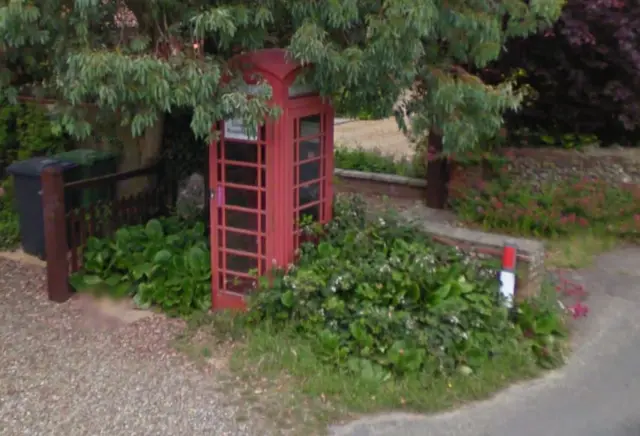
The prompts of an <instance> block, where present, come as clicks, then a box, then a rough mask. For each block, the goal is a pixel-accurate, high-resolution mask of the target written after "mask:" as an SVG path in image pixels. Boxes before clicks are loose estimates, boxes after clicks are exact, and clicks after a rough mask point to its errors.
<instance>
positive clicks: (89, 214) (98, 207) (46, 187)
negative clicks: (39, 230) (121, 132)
mask: <svg viewBox="0 0 640 436" xmlns="http://www.w3.org/2000/svg"><path fill="white" fill-rule="evenodd" d="M164 168H165V167H164V166H163V165H162V163H158V164H155V165H151V166H149V167H146V168H141V169H137V170H133V171H126V172H122V173H115V174H110V175H107V176H101V177H95V178H91V179H85V180H79V181H74V182H70V183H65V182H64V179H63V174H62V172H61V171H60V169H59V168H56V167H48V168H46V169H45V170H44V171H43V173H42V203H43V209H44V230H45V250H46V256H47V292H48V295H49V299H50V300H53V301H57V302H64V301H66V300H68V299H69V297H70V296H71V295H72V290H71V289H70V286H69V274H70V273H73V272H76V271H78V270H79V269H80V268H81V267H82V259H83V251H84V248H85V246H86V244H87V241H88V239H89V238H90V237H92V236H95V237H100V238H102V237H108V236H110V235H112V234H113V233H114V232H115V231H117V230H118V229H119V228H121V227H123V226H129V225H136V224H142V223H145V222H147V221H148V220H149V219H151V218H153V217H156V216H160V215H165V214H168V213H169V209H170V207H171V205H172V204H173V202H174V200H175V198H174V196H175V189H174V188H173V183H171V181H170V180H168V178H167V177H166V173H165V171H164ZM153 175H155V176H156V183H155V185H151V186H150V187H148V188H146V189H144V190H143V191H141V192H139V193H137V194H134V195H129V196H124V197H119V198H118V197H115V198H113V199H110V200H102V201H97V202H94V203H91V204H90V205H83V206H80V207H77V208H75V209H72V210H67V209H66V202H65V199H68V198H69V193H70V192H72V191H77V190H83V189H89V188H95V187H99V186H101V185H105V186H114V185H115V184H116V182H121V181H125V180H130V179H134V178H137V177H143V176H153Z"/></svg>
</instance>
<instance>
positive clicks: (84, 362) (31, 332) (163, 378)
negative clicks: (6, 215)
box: [0, 260, 269, 436]
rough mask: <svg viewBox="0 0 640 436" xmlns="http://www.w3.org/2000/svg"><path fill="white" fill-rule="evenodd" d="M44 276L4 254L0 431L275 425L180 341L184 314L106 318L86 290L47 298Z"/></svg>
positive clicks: (72, 432) (197, 430) (179, 430)
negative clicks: (62, 298) (256, 415)
mask: <svg viewBox="0 0 640 436" xmlns="http://www.w3.org/2000/svg"><path fill="white" fill-rule="evenodd" d="M43 283H44V279H43V271H42V269H41V268H39V267H35V266H25V265H21V264H18V263H15V262H12V261H7V260H0V435H3V436H4V435H6V436H14V435H15V436H18V435H33V436H35V435H47V436H57V435H61V436H63V435H64V436H76V435H78V436H79V435H91V436H97V435H110V436H111V435H113V436H116V435H117V436H120V435H123V436H124V435H127V436H131V435H154V436H155V435H157V436H160V435H171V436H173V435H185V436H186V435H188V436H192V435H193V436H195V435H254V434H255V435H261V436H262V435H266V434H268V433H269V432H268V431H267V430H266V428H264V427H263V426H262V424H259V423H260V421H259V420H256V419H253V418H252V419H249V418H248V416H247V413H246V411H245V410H244V409H243V407H242V404H241V402H240V401H238V398H235V397H234V396H233V395H231V394H230V393H229V392H228V391H227V390H222V387H221V383H220V382H219V381H218V380H216V377H215V375H213V376H212V375H211V374H206V373H203V372H202V371H199V370H197V369H195V368H194V367H193V366H192V365H191V364H190V363H189V362H188V361H187V360H186V358H184V357H183V356H181V355H179V354H178V353H177V352H175V351H173V350H172V348H171V345H170V341H171V339H172V338H174V335H175V334H176V332H178V331H179V329H180V328H181V324H180V322H177V321H170V322H168V321H167V320H166V319H165V318H162V317H160V316H152V317H150V318H147V319H144V320H142V321H139V322H136V323H134V324H123V323H120V324H119V323H118V322H115V321H112V320H108V319H101V317H100V316H98V315H97V314H95V313H93V314H92V313H91V312H90V311H88V310H87V306H86V304H87V303H86V302H85V301H84V300H82V299H74V300H72V301H70V302H68V303H65V304H62V305H58V304H55V303H51V302H49V301H47V299H46V296H45V292H44V289H43ZM261 427H262V428H261Z"/></svg>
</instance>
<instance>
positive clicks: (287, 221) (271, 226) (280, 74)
mask: <svg viewBox="0 0 640 436" xmlns="http://www.w3.org/2000/svg"><path fill="white" fill-rule="evenodd" d="M234 62H236V65H241V68H245V67H246V66H249V68H245V69H244V73H245V81H246V82H247V83H250V84H251V83H255V77H256V74H258V75H260V76H262V78H264V79H265V80H266V81H267V83H269V85H271V87H272V91H273V94H272V99H271V104H273V105H276V106H278V107H280V108H281V109H282V116H281V117H280V118H279V119H278V120H276V121H270V122H266V123H265V126H264V136H263V137H259V138H258V140H257V141H242V140H236V139H233V142H237V143H247V144H256V146H257V147H258V149H260V148H261V147H264V150H265V152H266V159H265V163H264V165H263V167H264V170H265V174H266V184H265V187H264V189H262V188H261V187H260V182H261V174H262V171H261V169H262V165H261V163H260V162H261V160H260V156H261V154H260V152H258V157H257V164H256V168H257V172H258V176H257V178H258V184H259V186H258V187H256V186H253V188H251V187H248V186H246V185H243V186H242V187H241V188H242V189H244V190H247V191H255V190H257V191H259V193H258V195H257V205H256V207H255V208H253V209H238V208H237V207H235V206H230V205H229V204H227V201H228V199H227V198H225V196H222V197H220V193H222V192H223V190H224V189H225V187H234V185H231V184H229V183H227V181H226V175H225V174H221V172H220V169H222V172H223V173H225V171H226V166H227V165H230V164H233V165H234V166H235V165H237V164H240V165H238V166H243V167H246V168H250V167H253V166H252V165H251V164H246V163H238V162H231V161H227V160H226V156H225V153H224V147H225V144H226V143H227V140H226V138H225V137H224V130H225V129H224V121H221V122H220V123H219V125H218V126H217V128H218V130H219V132H220V139H219V141H217V142H214V143H212V144H210V147H209V164H210V171H209V174H210V178H209V187H210V190H211V202H210V211H211V214H210V215H211V251H212V256H211V267H212V303H213V309H214V310H218V309H244V308H245V307H246V306H245V293H243V292H237V289H229V286H228V283H226V282H225V281H221V280H220V276H222V277H226V276H227V275H228V274H229V272H230V270H229V269H228V265H227V261H226V254H227V253H231V254H241V255H243V256H245V257H256V255H250V256H248V255H247V254H248V252H242V253H239V252H236V251H234V250H231V251H230V249H229V247H228V241H227V240H226V239H227V236H226V235H227V231H229V229H230V228H232V227H230V226H229V223H227V222H226V218H225V211H226V210H239V211H240V210H241V211H243V212H247V213H253V214H254V215H256V216H259V217H260V216H262V215H264V216H265V224H266V228H261V223H262V219H258V220H257V230H255V231H252V230H241V231H239V232H238V231H236V230H233V231H234V232H236V233H242V234H245V235H247V236H252V237H256V238H257V241H256V246H257V251H258V253H257V257H258V274H259V275H265V274H268V272H269V270H270V269H271V267H272V266H274V267H279V268H284V267H286V266H287V265H288V264H290V263H292V262H294V260H295V253H296V250H297V248H298V246H299V243H300V238H299V229H298V227H297V223H296V221H297V220H296V217H297V208H298V201H299V198H298V197H299V188H300V187H301V186H307V185H309V184H313V183H318V182H319V183H320V197H319V200H318V201H317V202H315V203H313V204H317V205H318V206H319V209H320V214H319V217H318V218H319V221H320V222H321V223H326V222H328V221H329V220H330V219H331V216H332V201H333V187H332V179H333V120H334V111H333V108H332V106H331V104H330V103H329V102H328V101H327V100H326V99H323V98H321V97H320V96H318V95H314V94H307V95H303V96H299V97H292V98H290V97H289V94H288V92H289V88H290V86H291V85H292V84H293V83H294V81H295V79H296V77H297V76H298V75H299V74H300V73H301V71H302V67H301V66H300V65H297V64H295V63H293V62H291V61H289V60H288V58H287V54H286V52H285V51H284V50H280V49H266V50H260V51H257V52H253V53H249V54H245V55H241V56H239V57H238V58H236V59H235V60H232V62H231V65H233V64H234ZM314 115H318V116H320V118H321V123H320V132H319V135H317V136H318V137H320V138H321V143H320V156H318V157H317V158H313V159H309V160H307V161H305V162H302V164H304V163H308V162H310V161H313V160H317V161H319V162H321V164H320V166H321V171H320V177H319V178H317V179H315V180H312V181H309V182H306V183H304V184H302V185H301V184H300V182H299V171H298V165H299V164H300V163H299V162H296V161H295V157H296V155H297V152H295V151H294V146H295V147H296V149H297V147H298V145H299V140H300V139H301V138H296V137H295V135H294V126H295V125H297V123H298V120H299V119H301V118H303V117H305V116H314ZM296 130H297V128H296ZM302 139H304V138H302ZM220 149H222V151H221V152H219V151H220ZM218 165H220V168H219V167H218ZM294 176H295V177H296V179H295V180H294ZM260 192H264V194H265V199H266V205H264V204H262V195H260ZM310 205H311V203H309V204H307V205H305V206H306V207H309V206H310ZM294 213H296V216H295V217H294ZM263 239H264V242H263ZM263 244H264V246H263ZM263 248H264V250H263V251H262V249H263ZM261 251H262V253H261ZM234 274H235V273H234ZM235 275H237V276H238V277H241V278H243V279H247V280H250V281H253V280H255V277H252V276H251V275H249V274H235Z"/></svg>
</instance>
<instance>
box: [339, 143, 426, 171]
mask: <svg viewBox="0 0 640 436" xmlns="http://www.w3.org/2000/svg"><path fill="white" fill-rule="evenodd" d="M334 159H335V167H336V168H341V169H345V170H355V171H366V172H370V173H379V174H395V175H398V176H405V177H416V178H424V177H425V175H426V167H425V165H424V163H423V162H422V160H421V159H419V158H418V157H415V158H413V159H409V158H406V157H404V158H401V159H396V158H395V157H394V156H393V155H391V154H385V153H382V152H381V151H380V150H366V149H363V148H355V149H354V148H346V147H336V148H335V152H334Z"/></svg>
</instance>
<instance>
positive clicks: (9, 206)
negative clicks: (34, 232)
mask: <svg viewBox="0 0 640 436" xmlns="http://www.w3.org/2000/svg"><path fill="white" fill-rule="evenodd" d="M0 187H1V189H2V191H3V195H1V196H0V250H13V249H15V248H16V247H17V246H18V244H19V243H20V226H19V217H18V214H17V213H16V210H15V205H14V202H13V199H14V196H13V183H12V180H11V179H8V180H6V181H5V182H4V183H3V184H2V185H0Z"/></svg>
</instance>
